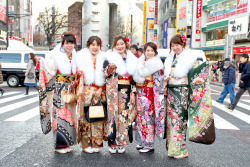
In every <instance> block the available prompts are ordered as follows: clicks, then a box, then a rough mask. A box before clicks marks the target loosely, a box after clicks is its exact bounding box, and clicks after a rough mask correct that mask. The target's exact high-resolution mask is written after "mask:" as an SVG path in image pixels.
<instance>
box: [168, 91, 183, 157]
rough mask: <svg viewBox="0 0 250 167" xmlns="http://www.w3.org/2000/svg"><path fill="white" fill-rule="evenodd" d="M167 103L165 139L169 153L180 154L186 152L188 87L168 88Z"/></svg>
mask: <svg viewBox="0 0 250 167" xmlns="http://www.w3.org/2000/svg"><path fill="white" fill-rule="evenodd" d="M167 94H168V95H167V98H166V104H167V140H166V142H167V143H166V147H167V150H168V153H169V154H172V155H180V154H184V153H186V152H187V149H186V132H187V120H188V112H187V107H188V88H187V87H171V88H168V92H167Z"/></svg>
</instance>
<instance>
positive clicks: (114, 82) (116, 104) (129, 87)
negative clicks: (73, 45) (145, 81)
mask: <svg viewBox="0 0 250 167" xmlns="http://www.w3.org/2000/svg"><path fill="white" fill-rule="evenodd" d="M106 54H107V61H105V62H104V65H103V67H104V73H105V76H106V96H107V107H108V121H107V128H108V144H109V146H112V147H116V146H122V145H128V144H129V135H128V130H129V119H128V118H129V117H130V114H131V112H132V108H131V104H130V94H131V93H132V92H135V91H136V90H135V84H134V83H133V80H132V76H133V74H134V72H135V69H136V65H137V62H138V58H137V57H135V56H134V55H133V53H131V52H130V51H129V50H127V51H126V57H124V58H123V57H122V56H121V55H120V54H119V53H118V52H117V51H116V50H115V49H113V51H111V50H110V51H108V52H107V53H106ZM111 64H115V65H116V67H117V69H116V70H115V71H113V73H109V68H110V65H111Z"/></svg>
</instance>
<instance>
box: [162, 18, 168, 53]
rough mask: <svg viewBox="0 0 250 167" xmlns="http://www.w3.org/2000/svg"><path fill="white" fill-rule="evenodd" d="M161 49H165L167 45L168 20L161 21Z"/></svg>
mask: <svg viewBox="0 0 250 167" xmlns="http://www.w3.org/2000/svg"><path fill="white" fill-rule="evenodd" d="M162 47H163V49H167V47H168V21H167V20H165V21H164V22H163V40H162Z"/></svg>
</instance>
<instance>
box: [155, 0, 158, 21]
mask: <svg viewBox="0 0 250 167" xmlns="http://www.w3.org/2000/svg"><path fill="white" fill-rule="evenodd" d="M155 24H158V0H155Z"/></svg>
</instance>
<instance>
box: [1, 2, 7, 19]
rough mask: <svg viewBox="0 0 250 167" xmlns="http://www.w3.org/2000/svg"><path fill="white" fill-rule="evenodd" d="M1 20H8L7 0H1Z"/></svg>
mask: <svg viewBox="0 0 250 167" xmlns="http://www.w3.org/2000/svg"><path fill="white" fill-rule="evenodd" d="M0 20H2V21H4V22H6V0H0Z"/></svg>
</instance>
